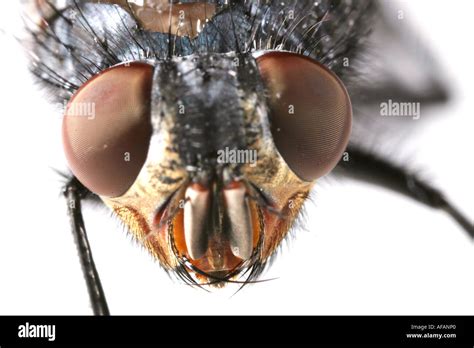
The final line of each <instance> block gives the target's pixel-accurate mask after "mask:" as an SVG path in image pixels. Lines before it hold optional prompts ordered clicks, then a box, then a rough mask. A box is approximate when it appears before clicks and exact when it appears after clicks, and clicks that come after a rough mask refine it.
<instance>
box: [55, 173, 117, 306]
mask: <svg viewBox="0 0 474 348" xmlns="http://www.w3.org/2000/svg"><path fill="white" fill-rule="evenodd" d="M64 195H65V196H66V199H67V205H68V215H69V218H70V219H71V229H72V233H73V234H74V239H75V241H76V245H77V250H78V252H79V258H80V261H81V265H82V271H83V273H84V278H85V280H86V283H87V290H88V291H89V297H90V301H91V305H92V310H93V312H94V315H109V308H108V306H107V301H106V299H105V294H104V290H103V289H102V285H101V283H100V277H99V273H97V269H96V267H95V264H94V259H93V257H92V251H91V248H90V245H89V241H88V239H87V232H86V228H85V225H84V220H83V218H82V210H81V201H82V200H83V199H84V198H85V197H86V196H87V190H86V189H85V188H84V187H83V186H82V184H81V183H80V182H79V181H78V180H77V179H76V178H73V179H71V180H70V181H69V182H68V183H67V184H66V186H65V188H64Z"/></svg>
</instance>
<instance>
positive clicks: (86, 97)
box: [62, 63, 153, 197]
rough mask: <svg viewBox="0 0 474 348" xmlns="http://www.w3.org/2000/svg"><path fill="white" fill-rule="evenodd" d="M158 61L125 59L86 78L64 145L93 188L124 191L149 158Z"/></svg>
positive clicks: (71, 107) (72, 105)
mask: <svg viewBox="0 0 474 348" xmlns="http://www.w3.org/2000/svg"><path fill="white" fill-rule="evenodd" d="M152 76H153V67H152V66H150V65H148V64H144V63H131V64H127V65H119V66H115V67H112V68H109V69H107V70H105V71H104V72H102V73H100V74H99V75H96V76H95V77H93V78H91V79H90V80H89V81H88V82H86V83H85V84H84V85H83V86H82V87H81V88H80V89H79V90H78V91H77V93H76V94H75V95H74V96H73V97H72V99H71V100H70V102H69V104H68V106H67V108H66V112H65V115H64V120H63V125H62V134H63V145H64V151H65V154H66V158H67V160H68V163H69V166H70V169H71V170H72V172H73V173H74V175H75V176H76V177H77V178H78V179H79V181H80V182H81V183H82V184H84V185H85V186H86V187H87V188H88V189H89V190H91V191H92V192H94V193H96V194H98V195H101V196H106V197H119V196H121V195H123V194H124V193H125V192H126V191H127V190H128V189H129V188H130V187H131V186H132V184H133V183H134V182H135V180H136V178H137V176H138V174H139V172H140V170H141V168H142V167H143V164H144V163H145V160H146V157H147V154H148V147H149V144H150V138H151V133H152V127H151V121H150V98H151V82H152Z"/></svg>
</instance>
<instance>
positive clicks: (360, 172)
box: [335, 146, 474, 239]
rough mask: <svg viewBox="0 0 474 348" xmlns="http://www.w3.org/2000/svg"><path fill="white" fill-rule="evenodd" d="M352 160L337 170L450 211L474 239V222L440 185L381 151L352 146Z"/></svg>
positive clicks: (436, 207) (336, 172)
mask: <svg viewBox="0 0 474 348" xmlns="http://www.w3.org/2000/svg"><path fill="white" fill-rule="evenodd" d="M347 152H348V154H349V160H347V161H344V160H343V161H341V162H340V163H339V165H338V167H337V168H336V170H335V174H336V175H337V174H341V175H344V176H347V177H351V178H353V179H357V180H361V181H365V182H368V183H371V184H374V185H379V186H382V187H385V188H387V189H390V190H392V191H396V192H398V193H401V194H403V195H405V196H407V197H410V198H412V199H415V200H416V201H418V202H420V203H422V204H425V205H427V206H429V207H432V208H435V209H439V210H442V211H444V212H446V213H447V214H449V215H450V216H451V217H452V218H453V219H454V220H455V221H456V222H457V223H458V224H459V225H460V226H461V227H462V228H463V229H464V230H465V231H466V232H467V233H468V234H469V236H470V237H471V238H473V239H474V223H473V221H472V220H471V221H470V220H469V219H468V218H467V217H466V216H465V215H463V214H462V213H461V212H460V211H459V210H458V209H457V208H456V207H455V206H454V205H453V204H452V203H451V202H450V201H449V200H448V199H447V198H446V197H445V196H444V195H443V193H442V192H441V191H439V190H438V189H436V188H434V187H432V186H430V185H429V184H428V183H426V182H424V181H423V180H421V179H420V178H419V177H418V176H417V175H416V174H414V173H411V172H409V171H408V170H407V169H406V168H403V167H401V166H398V165H396V164H394V163H391V162H389V161H387V160H385V159H383V158H381V157H380V156H378V155H377V154H374V153H371V152H369V151H366V150H363V149H361V148H358V147H357V146H349V148H348V150H347Z"/></svg>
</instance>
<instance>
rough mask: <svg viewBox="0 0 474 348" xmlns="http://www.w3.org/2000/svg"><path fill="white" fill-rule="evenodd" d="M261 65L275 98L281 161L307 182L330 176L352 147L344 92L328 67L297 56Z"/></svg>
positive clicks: (272, 57)
mask: <svg viewBox="0 0 474 348" xmlns="http://www.w3.org/2000/svg"><path fill="white" fill-rule="evenodd" d="M257 61H258V65H259V68H260V73H261V75H262V77H263V80H264V81H265V83H266V86H267V88H268V90H269V92H270V94H271V97H270V100H269V104H270V120H271V126H272V135H273V139H274V142H275V145H276V147H277V149H278V151H279V152H280V154H281V155H282V157H283V159H284V160H285V162H286V163H287V164H288V166H289V167H290V168H291V170H292V171H293V172H294V173H295V174H296V175H298V176H299V177H300V178H301V179H304V180H306V181H313V180H316V179H317V178H319V177H321V176H324V175H326V174H328V173H329V172H330V171H331V170H332V169H334V167H335V166H336V165H337V163H338V162H339V160H340V159H341V157H342V154H343V152H344V151H345V148H346V146H347V144H348V142H349V136H350V131H351V124H352V107H351V102H350V99H349V95H348V94H347V91H346V88H345V87H344V85H343V84H342V82H341V81H340V80H339V79H338V78H337V77H336V76H335V75H334V74H333V73H332V72H330V71H329V70H328V69H327V68H325V67H324V66H322V65H321V64H319V63H317V62H315V61H313V60H312V59H309V58H307V57H304V56H301V55H298V54H293V53H286V52H271V53H267V54H265V55H263V56H261V57H259V58H258V60H257Z"/></svg>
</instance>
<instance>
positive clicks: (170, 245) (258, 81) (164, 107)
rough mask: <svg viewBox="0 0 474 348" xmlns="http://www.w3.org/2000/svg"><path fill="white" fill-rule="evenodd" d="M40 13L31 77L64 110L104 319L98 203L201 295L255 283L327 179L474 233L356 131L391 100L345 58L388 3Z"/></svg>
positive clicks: (88, 271) (56, 6)
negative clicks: (376, 192) (342, 178)
mask: <svg viewBox="0 0 474 348" xmlns="http://www.w3.org/2000/svg"><path fill="white" fill-rule="evenodd" d="M31 13H32V14H31V17H32V18H34V17H35V15H37V17H39V20H37V21H36V22H35V23H36V26H34V27H31V26H29V30H30V32H31V44H30V53H31V57H32V59H31V60H32V72H33V74H34V75H36V76H37V77H38V78H39V80H40V81H41V82H42V84H44V85H45V86H48V87H49V88H50V89H51V91H52V93H51V94H52V95H54V96H55V97H56V98H57V101H58V102H59V103H67V108H66V110H65V113H64V119H63V128H62V137H63V144H64V151H65V154H66V158H67V160H68V164H69V168H70V170H71V175H67V176H66V177H67V183H66V185H65V189H64V193H65V196H66V198H67V203H68V211H69V215H70V217H71V226H72V230H73V233H74V235H75V238H76V240H77V242H78V248H79V255H80V259H81V263H82V265H83V268H84V274H85V278H86V281H87V285H88V289H89V294H90V298H91V303H92V307H93V310H94V313H95V314H99V315H105V314H108V313H109V310H108V307H107V303H106V299H105V295H104V291H103V289H102V286H101V283H100V278H99V275H98V273H97V271H96V268H95V265H94V261H93V258H92V254H91V251H90V247H89V243H88V240H87V234H86V229H85V224H84V220H83V217H82V212H81V204H82V202H83V201H87V200H95V201H100V202H102V203H104V204H105V205H106V206H108V207H109V208H110V209H111V210H112V211H113V212H114V213H115V214H116V215H117V216H118V217H119V218H120V219H121V220H122V221H123V223H124V224H125V225H126V226H127V227H128V229H129V230H130V232H131V233H132V234H133V235H134V237H135V238H136V239H137V240H138V241H139V242H140V243H142V244H143V245H144V246H145V247H146V248H147V249H148V251H149V252H150V253H151V254H152V255H153V256H154V257H155V258H156V259H157V260H159V262H160V264H161V265H162V266H163V267H164V268H165V269H167V270H168V271H172V272H174V273H175V274H177V275H178V276H180V277H181V278H182V279H183V280H184V281H185V282H186V283H189V284H192V285H195V286H199V287H203V286H206V285H213V286H223V285H225V284H227V283H239V284H242V285H245V284H247V283H252V282H257V281H258V280H257V279H258V276H259V275H260V274H261V273H262V271H263V269H264V267H265V265H266V264H267V263H268V261H269V259H270V258H271V257H272V255H274V253H275V250H276V249H277V248H278V246H279V245H280V244H281V242H282V241H283V240H284V239H285V237H286V236H287V235H288V231H289V230H290V229H291V228H292V226H293V225H294V223H295V221H296V220H297V219H298V217H299V216H300V213H301V209H302V206H303V204H304V202H305V201H306V199H307V198H308V196H309V194H310V192H311V190H312V188H313V187H314V185H315V183H316V182H317V181H318V179H320V178H322V177H324V176H326V175H328V174H329V173H331V172H334V173H336V174H337V173H339V174H343V175H348V176H352V177H355V178H358V179H360V180H364V181H369V182H371V183H374V184H377V185H381V186H384V187H387V188H389V189H392V190H395V191H398V192H400V193H402V194H404V195H406V196H409V197H411V198H413V199H415V200H417V201H419V202H420V203H423V204H426V205H429V206H431V207H433V208H437V209H440V210H444V211H445V212H447V213H448V214H450V215H451V216H452V217H453V218H454V219H455V220H456V221H457V222H458V223H459V224H460V225H461V226H462V227H463V228H464V229H465V230H466V231H467V232H468V233H469V234H470V235H471V236H474V227H473V225H472V222H471V221H469V220H468V219H467V218H466V217H464V216H463V215H462V214H461V213H460V212H459V211H458V210H457V209H456V208H455V207H454V206H453V205H452V204H451V203H450V202H449V201H448V200H447V199H446V198H445V197H444V196H443V195H442V193H441V192H440V191H438V190H436V189H435V188H433V187H431V186H430V185H428V184H426V183H425V182H423V181H422V180H421V179H420V178H418V177H417V176H416V175H414V174H412V173H410V172H408V171H407V170H405V169H404V168H403V167H401V166H398V165H397V164H395V163H391V162H389V161H387V160H385V159H384V158H383V157H382V156H380V155H378V154H377V153H374V152H372V151H368V150H366V149H364V148H363V147H360V146H358V145H357V141H356V140H357V139H354V136H353V137H352V138H351V129H352V126H353V124H354V123H355V124H358V120H359V119H360V118H361V117H360V116H358V115H357V112H356V110H358V109H359V108H360V107H362V106H364V105H369V104H371V103H373V101H372V100H370V98H372V97H373V98H374V99H375V100H378V99H377V98H379V97H380V96H379V95H377V92H380V90H377V91H374V90H370V89H364V88H368V86H365V85H362V84H360V85H358V84H354V83H350V82H351V81H352V80H353V78H354V76H356V75H357V71H356V69H353V68H349V66H352V65H350V64H349V63H348V62H351V61H353V60H357V59H358V58H359V57H360V55H361V54H362V53H363V48H364V47H365V44H366V43H367V40H368V38H369V36H370V34H371V30H374V28H376V26H375V25H374V28H372V26H371V25H369V24H371V23H372V24H373V23H375V21H376V18H377V15H378V14H380V13H381V6H380V5H379V4H377V3H376V2H374V1H369V0H367V1H357V2H355V1H330V0H322V1H318V2H314V1H302V0H298V1H294V0H279V1H272V0H242V1H217V0H216V1H168V0H144V1H140V2H139V1H126V0H116V1H112V0H109V1H79V0H64V1H52V0H51V1H49V0H37V1H34V8H33V11H32V12H31ZM387 90H388V92H387V94H386V95H394V96H397V92H400V89H397V85H396V84H394V85H391V86H388V89H387ZM418 97H419V96H417V95H416V93H413V98H418ZM427 98H428V99H429V98H432V99H433V100H442V99H443V98H444V91H443V89H442V88H439V89H437V88H433V90H432V91H429V93H428V96H427ZM353 107H354V109H353ZM355 107H357V109H356V108H355ZM353 113H354V115H353ZM353 116H354V117H353ZM223 152H225V154H226V156H221V155H220V154H222V153H223ZM242 158H243V159H244V160H242ZM246 158H247V160H245V159H246ZM249 158H252V159H253V160H248V159H249ZM341 158H342V160H341Z"/></svg>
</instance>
